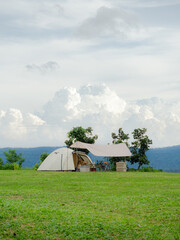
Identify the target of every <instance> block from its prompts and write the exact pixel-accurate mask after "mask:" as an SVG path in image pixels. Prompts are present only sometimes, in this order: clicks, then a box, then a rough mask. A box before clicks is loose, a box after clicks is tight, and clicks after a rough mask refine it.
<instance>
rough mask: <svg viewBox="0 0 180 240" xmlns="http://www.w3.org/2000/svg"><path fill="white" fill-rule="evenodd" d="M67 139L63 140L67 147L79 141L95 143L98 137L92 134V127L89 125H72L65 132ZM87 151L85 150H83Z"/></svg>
mask: <svg viewBox="0 0 180 240" xmlns="http://www.w3.org/2000/svg"><path fill="white" fill-rule="evenodd" d="M67 136H68V139H67V140H66V141H65V144H66V146H67V147H70V146H71V145H72V144H73V143H75V142H77V141H80V142H84V143H95V141H96V140H97V139H98V135H93V129H92V128H91V127H88V128H83V127H81V126H80V127H73V128H72V129H71V131H69V132H68V134H67ZM85 152H87V151H85Z"/></svg>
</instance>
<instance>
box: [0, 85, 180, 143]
mask: <svg viewBox="0 0 180 240" xmlns="http://www.w3.org/2000/svg"><path fill="white" fill-rule="evenodd" d="M179 109H180V102H177V101H167V100H162V99H159V98H150V99H141V100H137V101H133V102H132V101H128V100H125V99H122V98H121V97H120V96H119V95H118V94H117V92H115V91H113V90H112V89H110V88H109V87H108V86H107V85H105V84H103V85H84V86H82V87H81V88H80V89H75V88H68V87H66V88H62V89H60V90H59V91H58V92H56V93H55V95H54V97H53V98H52V100H50V101H49V102H48V103H47V104H45V105H44V110H43V112H42V113H41V114H40V113H39V114H36V115H35V114H32V113H24V114H23V113H22V112H21V111H20V110H18V109H10V110H8V111H1V115H0V116H1V118H0V126H1V129H2V130H1V131H0V137H1V139H3V142H4V143H3V145H2V146H7V145H5V144H7V142H8V143H11V144H12V145H16V146H17V145H18V144H19V146H37V145H43V144H45V145H59V144H60V145H63V144H64V140H65V139H66V134H67V132H68V131H69V130H70V129H71V128H72V127H73V126H83V127H88V126H91V127H92V128H93V129H94V133H97V134H98V135H99V140H98V141H99V143H107V142H111V132H114V131H117V130H118V128H119V127H122V128H123V129H124V131H125V132H127V133H131V132H132V131H133V130H134V129H135V128H143V127H145V128H147V129H148V135H149V136H150V137H151V138H152V140H153V143H154V145H153V146H154V147H161V146H168V145H176V144H179V143H180V136H179V135H178V134H177V133H178V132H179V131H180V124H179V123H180V110H179Z"/></svg>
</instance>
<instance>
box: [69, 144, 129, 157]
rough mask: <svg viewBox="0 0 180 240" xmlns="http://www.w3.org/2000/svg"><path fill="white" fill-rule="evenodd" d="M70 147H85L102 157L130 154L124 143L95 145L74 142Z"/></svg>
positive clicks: (126, 155) (127, 155)
mask: <svg viewBox="0 0 180 240" xmlns="http://www.w3.org/2000/svg"><path fill="white" fill-rule="evenodd" d="M70 147H71V148H78V149H87V150H88V151H89V152H91V153H92V154H93V155H94V156H104V157H130V156H131V155H132V154H131V152H130V150H129V148H128V147H127V145H126V144H125V143H119V144H112V145H96V144H89V143H83V142H79V141H77V142H75V143H73V144H72V145H71V146H70Z"/></svg>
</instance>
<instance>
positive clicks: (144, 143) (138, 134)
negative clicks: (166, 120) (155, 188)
mask: <svg viewBox="0 0 180 240" xmlns="http://www.w3.org/2000/svg"><path fill="white" fill-rule="evenodd" d="M146 132H147V129H146V128H137V129H134V131H133V132H132V134H133V138H134V140H135V141H134V142H132V143H131V144H132V146H131V152H132V156H131V158H130V162H131V164H134V163H138V170H139V169H140V167H141V166H142V165H144V164H146V165H148V164H149V161H148V159H147V156H146V152H147V151H148V150H149V148H150V145H151V144H152V140H151V139H149V137H148V136H147V135H145V133H146Z"/></svg>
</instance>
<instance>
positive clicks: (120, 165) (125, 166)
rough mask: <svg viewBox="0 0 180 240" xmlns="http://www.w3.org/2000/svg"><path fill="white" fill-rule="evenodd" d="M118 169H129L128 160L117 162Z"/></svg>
mask: <svg viewBox="0 0 180 240" xmlns="http://www.w3.org/2000/svg"><path fill="white" fill-rule="evenodd" d="M116 171H117V172H126V171H127V164H126V162H116Z"/></svg>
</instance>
